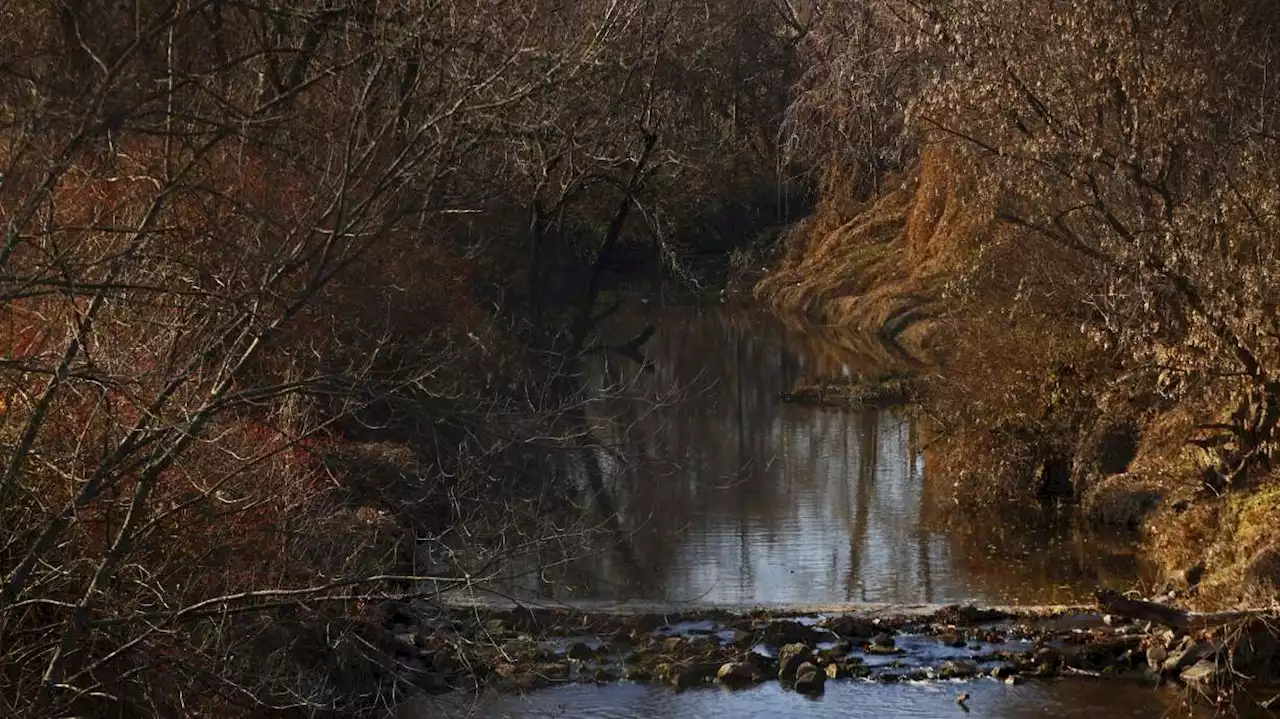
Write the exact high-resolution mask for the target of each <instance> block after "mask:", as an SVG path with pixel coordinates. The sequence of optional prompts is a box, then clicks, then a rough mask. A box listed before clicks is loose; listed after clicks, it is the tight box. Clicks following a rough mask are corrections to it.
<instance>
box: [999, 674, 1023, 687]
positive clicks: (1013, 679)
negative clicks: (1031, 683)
mask: <svg viewBox="0 0 1280 719" xmlns="http://www.w3.org/2000/svg"><path fill="white" fill-rule="evenodd" d="M1024 681H1026V680H1025V679H1023V678H1022V677H1020V676H1018V675H1017V674H1010V675H1009V676H1007V677H1005V678H1004V683H1005V684H1008V685H1009V686H1014V685H1017V684H1021V683H1023V682H1024Z"/></svg>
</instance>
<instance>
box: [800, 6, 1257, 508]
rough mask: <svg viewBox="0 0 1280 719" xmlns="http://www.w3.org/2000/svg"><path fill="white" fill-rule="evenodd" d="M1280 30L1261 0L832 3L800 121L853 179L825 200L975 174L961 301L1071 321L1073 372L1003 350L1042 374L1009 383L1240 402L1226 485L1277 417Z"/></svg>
mask: <svg viewBox="0 0 1280 719" xmlns="http://www.w3.org/2000/svg"><path fill="white" fill-rule="evenodd" d="M1278 31H1280V15H1277V13H1276V10H1275V7H1274V6H1273V5H1272V4H1269V3H1265V2H1244V3H1233V2H1219V1H1217V0H1195V1H1193V2H1161V1H1157V0H1069V1H1068V0H1063V1H1055V2H1048V3H1045V2H1014V3H993V2H987V1H986V0H961V1H960V2H946V3H942V2H897V1H896V0H882V1H877V2H870V3H861V4H858V5H856V6H851V7H848V8H842V9H835V8H830V9H828V11H827V12H826V13H825V14H824V15H822V16H821V17H820V18H818V20H817V22H816V23H815V25H814V27H813V29H812V31H811V33H810V35H809V38H808V39H807V40H806V43H805V45H804V50H805V55H804V56H805V63H806V66H807V67H809V68H810V69H809V70H808V73H807V75H806V76H805V78H804V80H803V81H802V83H801V85H800V86H799V88H798V94H797V101H796V103H795V105H794V106H793V108H792V110H791V114H790V115H789V126H791V127H793V128H794V131H795V133H796V134H797V136H799V137H801V138H803V139H804V140H805V142H804V143H803V144H802V145H801V146H800V147H801V148H802V149H803V150H805V151H806V152H807V153H808V156H809V157H812V158H814V160H816V161H822V159H823V158H825V157H834V158H836V159H837V161H838V162H836V163H832V162H827V165H828V166H831V167H840V168H844V169H842V170H841V171H840V172H838V173H836V175H837V176H836V178H835V180H834V181H832V182H828V187H829V188H835V189H836V191H837V192H842V193H843V196H842V197H835V198H831V197H828V196H827V194H830V190H824V192H826V193H827V194H824V198H823V202H824V203H835V205H836V206H839V203H842V202H848V200H846V199H844V198H849V199H851V200H856V201H862V200H864V199H866V197H867V196H868V195H869V194H874V189H873V188H869V187H868V186H867V182H866V181H865V178H866V177H871V178H882V177H884V176H885V173H886V172H888V171H900V172H901V173H903V174H905V175H907V176H915V177H924V176H925V174H924V173H926V172H931V173H932V174H931V175H929V176H930V177H935V176H938V175H939V174H942V175H944V176H946V177H948V178H949V179H950V181H951V182H952V183H956V182H960V183H963V186H964V187H965V191H966V192H968V193H970V195H971V197H972V199H971V200H970V201H969V203H968V204H969V207H970V208H971V209H970V210H969V211H970V212H972V213H974V214H981V213H987V214H988V215H989V216H990V218H991V220H992V221H991V222H990V223H988V224H987V225H985V226H984V227H985V229H984V230H983V233H984V236H982V237H979V238H945V237H944V238H938V239H940V240H941V241H942V242H948V241H951V242H953V243H960V242H976V245H977V246H978V248H979V252H980V255H979V260H978V266H977V267H976V268H967V269H968V270H970V271H971V272H972V274H971V277H972V278H977V279H978V280H980V282H977V283H976V284H977V286H973V285H971V286H970V287H968V288H965V287H963V286H961V287H959V288H958V289H960V290H963V291H964V292H971V293H972V292H976V293H985V294H986V295H987V297H988V298H990V297H999V298H1000V301H1001V302H1004V303H1007V306H1006V307H1005V309H1004V315H1005V318H1006V319H1007V320H1008V321H1007V322H1004V324H1002V325H1001V326H1004V327H1005V330H1009V329H1010V326H1013V325H1017V326H1014V327H1013V329H1012V330H1011V331H1014V332H1021V331H1023V330H1025V326H1024V325H1022V324H1018V323H1017V322H1016V321H1015V320H1014V319H1013V318H1016V317H1017V316H1019V314H1020V313H1023V314H1026V315H1027V316H1030V315H1035V314H1037V313H1038V314H1039V315H1040V316H1041V320H1042V324H1044V323H1045V322H1043V321H1044V320H1047V323H1048V324H1050V325H1052V324H1054V323H1055V322H1056V323H1057V324H1058V327H1057V328H1056V329H1055V330H1054V332H1055V333H1056V334H1057V335H1058V336H1059V337H1063V338H1067V339H1066V340H1065V345H1066V346H1068V347H1069V349H1068V350H1067V351H1065V352H1064V353H1063V354H1062V355H1061V356H1060V357H1059V358H1057V359H1058V365H1059V366H1057V367H1053V366H1042V365H1043V364H1044V363H1040V364H1036V363H1035V362H1030V361H1027V362H1024V361H1023V360H1024V359H1026V358H1027V357H1031V356H1034V357H1037V358H1040V359H1045V358H1044V357H1042V355H1044V354H1045V352H1042V351H1041V350H1047V348H1046V347H1042V346H1039V345H1044V344H1045V343H1046V340H1044V339H1041V340H1033V345H1032V346H1031V348H1029V349H1028V350H1027V351H1019V352H1018V353H1017V355H1016V357H1017V359H1013V358H1009V357H1008V356H1006V358H1005V359H1004V360H1000V358H999V352H996V353H993V354H992V356H991V357H990V358H989V360H990V361H996V360H1000V361H999V362H998V364H1002V365H1003V364H1012V365H1013V366H1016V367H1018V368H1019V371H1022V370H1026V371H1027V372H1032V373H1038V374H1037V376H1033V377H1030V378H1029V379H1027V378H1019V377H1014V376H1013V375H1014V374H1016V373H1014V372H1009V373H1004V374H1002V375H1001V377H1003V378H1005V379H1007V380H1008V383H1007V385H1006V388H1005V389H1004V390H1001V392H1003V393H1005V394H1009V395H1013V394H1016V393H1015V392H1014V391H1013V390H1012V387H1013V386H1014V385H1015V384H1016V383H1018V382H1029V383H1030V384H1032V385H1035V386H1036V388H1037V391H1042V393H1043V394H1044V396H1046V397H1047V396H1049V395H1050V394H1051V393H1053V392H1056V391H1057V390H1055V389H1054V387H1056V386H1057V379H1056V374H1055V373H1056V372H1057V371H1058V370H1061V369H1064V368H1065V367H1066V366H1068V365H1072V364H1074V363H1076V362H1078V361H1081V358H1082V357H1083V358H1090V359H1086V360H1084V361H1101V362H1102V363H1103V364H1106V365H1108V368H1107V369H1106V371H1105V372H1104V374H1102V375H1093V374H1092V373H1091V371H1089V374H1090V376H1091V377H1093V378H1094V379H1096V380H1100V381H1107V382H1113V381H1117V380H1119V381H1123V382H1125V383H1128V384H1129V386H1130V392H1131V393H1133V394H1145V395H1147V396H1155V397H1160V398H1162V399H1161V401H1166V402H1182V401H1189V402H1192V403H1197V404H1198V405H1199V406H1206V407H1216V408H1222V410H1221V412H1220V413H1216V414H1215V413H1213V412H1210V413H1209V414H1208V415H1206V416H1201V417H1200V420H1201V422H1202V425H1203V426H1202V427H1201V433H1200V438H1199V439H1198V440H1197V441H1199V442H1200V443H1201V444H1202V445H1203V446H1205V447H1207V448H1209V449H1211V451H1212V452H1213V453H1214V454H1215V456H1216V458H1217V459H1216V462H1215V470H1214V473H1213V476H1212V477H1208V478H1207V482H1208V483H1209V484H1210V485H1212V486H1213V487H1214V488H1216V489H1221V488H1223V487H1225V486H1228V485H1232V484H1238V483H1240V482H1242V481H1243V480H1244V478H1245V477H1246V476H1249V475H1250V474H1253V475H1254V476H1257V474H1258V473H1257V472H1256V471H1255V470H1259V469H1264V468H1266V467H1267V465H1268V456H1269V455H1270V453H1271V452H1272V450H1273V448H1274V442H1275V439H1276V436H1275V435H1276V429H1277V422H1278V421H1280V405H1278V404H1277V402H1278V400H1280V397H1278V396H1277V389H1278V388H1280V385H1277V378H1276V371H1277V367H1278V365H1277V361H1278V360H1280V356H1278V355H1277V349H1280V344H1278V342H1280V339H1278V338H1280V326H1277V320H1276V313H1275V308H1276V302H1277V290H1276V287H1277V284H1276V280H1277V279H1280V277H1278V276H1277V273H1280V258H1278V257H1277V256H1276V243H1275V230H1276V226H1275V223H1276V207H1277V203H1278V202H1280V190H1278V189H1277V188H1278V187H1280V185H1278V184H1277V179H1280V178H1277V176H1276V172H1277V167H1280V164H1278V163H1277V160H1280V144H1278V136H1277V134H1276V122H1277V114H1276V113H1277V109H1280V104H1278V99H1280V98H1277V94H1276V83H1275V81H1274V77H1275V70H1276V64H1277V60H1280V55H1278V54H1277V52H1278V50H1280V46H1278V45H1277V42H1276V41H1277V32H1278ZM862 128H865V129H862ZM924 148H945V150H944V151H943V152H934V153H933V154H929V153H926V152H924ZM921 157H923V158H924V160H923V162H924V163H926V164H927V163H928V162H930V161H931V159H933V160H936V159H937V158H938V157H945V158H947V160H946V165H945V166H944V167H943V168H942V169H941V170H939V169H938V168H936V167H934V168H923V169H921V167H920V164H919V163H920V162H921V160H920V158H921ZM841 163H842V164H841ZM935 164H936V163H935ZM848 168H854V169H853V170H851V169H848ZM854 170H860V171H861V172H862V173H863V174H862V175H857V174H856V173H855V172H854ZM899 177H902V174H900V175H899ZM851 178H853V179H851ZM921 183H922V184H920V186H919V190H918V192H919V193H928V192H949V191H950V190H948V189H947V188H945V187H943V188H939V187H935V186H926V184H924V183H923V180H922V181H921ZM922 202H927V200H922ZM852 206H853V207H855V208H856V205H852ZM997 286H1003V287H1006V288H1008V291H1007V292H1005V293H1004V294H1001V293H1000V292H998V291H996V290H995V289H993V288H995V287H997ZM963 294H964V293H963V292H962V293H961V294H958V295H956V296H957V297H961V296H963ZM1019 305H1022V306H1019ZM1054 317H1057V318H1058V319H1057V320H1054ZM997 324H1000V322H997ZM1080 330H1084V331H1083V332H1081V331H1080ZM1072 335H1074V337H1075V338H1076V339H1075V340H1070V336H1072ZM992 340H993V341H994V338H992ZM981 342H982V338H977V339H976V340H975V343H977V344H980V343H981ZM1052 360H1053V358H1047V359H1046V362H1050V363H1052ZM1037 361H1038V360H1037ZM1031 365H1035V366H1031ZM1075 369H1076V370H1077V371H1079V372H1081V373H1086V371H1085V369H1084V368H1083V366H1077V367H1076V368H1075ZM1023 374H1025V372H1024V373H1023ZM984 394H985V395H986V396H988V397H989V396H991V393H990V392H988V391H986V390H981V391H979V392H978V394H977V395H975V397H974V398H973V399H974V401H975V402H978V403H979V404H982V403H984V402H986V401H987V400H984V399H982V395H984ZM1018 401H1023V402H1026V401H1027V399H1026V397H1023V399H1022V400H1018ZM992 402H993V403H994V404H999V402H995V401H994V400H993V401H992ZM990 409H991V407H988V410H990ZM1006 409H1007V410H1008V412H1006V414H1007V415H1009V416H1010V417H1011V418H1012V416H1013V415H1016V414H1018V413H1019V412H1020V411H1021V410H1018V408H1017V407H1016V406H1010V407H1007V408H1006ZM1090 411H1092V412H1094V413H1097V412H1099V411H1102V410H1100V409H1099V408H1096V407H1095V408H1093V409H1092V410H1090ZM1024 419H1025V418H1024ZM1026 421H1028V422H1032V421H1035V420H1033V419H1026Z"/></svg>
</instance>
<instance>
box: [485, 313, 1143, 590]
mask: <svg viewBox="0 0 1280 719" xmlns="http://www.w3.org/2000/svg"><path fill="white" fill-rule="evenodd" d="M650 322H652V323H653V324H654V325H655V326H656V329H657V331H656V334H655V335H654V336H653V337H652V338H651V339H650V340H649V341H648V343H647V344H646V345H645V351H646V354H647V357H648V359H649V361H650V362H651V364H652V371H641V369H640V367H639V366H638V365H637V364H636V363H635V362H633V361H630V360H626V359H624V358H620V357H616V356H612V355H611V356H610V357H609V358H608V359H607V360H602V361H600V362H598V363H597V365H596V366H595V367H594V370H593V371H594V381H595V382H596V383H597V384H598V385H599V387H600V388H601V390H602V392H605V391H606V390H607V391H608V393H609V394H611V395H616V398H614V399H610V400H602V401H600V402H599V403H597V405H596V406H595V407H594V408H593V414H594V416H595V417H596V419H597V420H598V422H597V430H596V432H597V435H598V437H600V438H602V439H603V440H605V442H606V444H608V445H609V446H611V447H612V448H613V449H614V450H616V451H614V452H611V453H610V454H609V456H608V457H606V458H605V460H604V462H603V463H604V465H605V469H606V479H605V482H606V485H607V486H608V487H609V489H610V494H611V497H612V500H613V502H614V503H615V505H616V506H617V507H618V510H619V513H620V515H621V522H622V525H623V529H624V530H625V532H624V533H625V535H626V537H627V539H626V545H627V546H626V547H623V548H619V547H612V548H605V547H602V548H601V550H600V551H599V552H598V553H596V554H595V555H593V556H590V557H587V558H585V559H582V560H579V561H573V562H568V563H566V564H560V565H558V566H557V567H555V568H554V569H550V570H543V571H537V572H527V573H525V574H524V575H523V576H522V577H521V578H519V579H516V580H512V581H511V582H509V583H508V585H507V586H506V589H507V590H508V591H513V592H516V593H518V594H523V595H525V596H530V595H532V596H538V597H543V598H547V599H553V600H573V599H590V600H627V599H636V600H658V601H671V602H687V601H697V602H703V603H713V604H728V605H754V604H810V605H811V604H832V603H846V602H889V603H937V602H954V601H974V602H979V603H1058V602H1068V601H1072V600H1076V599H1080V598H1084V597H1087V596H1088V595H1089V593H1090V592H1091V591H1092V590H1093V589H1094V588H1095V587H1096V586H1097V585H1098V584H1100V583H1103V584H1108V583H1110V584H1121V585H1125V584H1126V583H1127V582H1129V581H1131V580H1132V577H1133V576H1134V572H1135V568H1134V565H1133V562H1132V560H1131V557H1130V556H1128V555H1127V554H1125V553H1124V552H1123V551H1122V552H1120V553H1115V552H1114V549H1112V547H1114V546H1116V545H1114V544H1112V543H1100V542H1092V541H1089V540H1088V539H1087V538H1084V537H1082V536H1080V535H1077V534H1073V533H1071V532H1067V531H1060V530H1045V529H1044V528H1028V527H1024V526H1015V525H1011V524H1010V522H1009V519H1008V518H1005V517H998V518H996V519H995V520H993V518H990V517H987V518H974V519H971V520H968V521H964V520H961V521H958V522H957V521H954V519H955V518H954V517H953V516H952V515H951V514H948V513H946V512H942V511H939V507H938V506H937V501H936V500H935V499H934V497H933V494H934V493H933V492H931V491H930V487H931V486H935V485H937V484H941V483H945V482H946V481H947V479H946V477H936V476H933V475H931V473H930V468H929V467H927V466H926V465H925V462H924V459H923V454H922V447H921V441H920V438H919V433H918V432H917V429H916V427H915V426H914V424H913V421H912V420H911V419H910V418H909V417H908V416H907V415H906V414H904V413H902V412H898V411H875V410H867V411H862V412H853V413H850V412H843V411H835V410H829V409H820V408H812V407H804V406H797V405H794V404H788V403H784V402H782V401H781V399H780V395H781V394H782V393H783V392H785V391H788V390H790V389H792V388H793V387H794V386H795V384H796V383H797V382H801V381H806V380H813V379H818V378H835V377H840V376H847V375H850V374H856V373H859V372H865V371H871V372H874V371H878V370H883V369H885V368H886V367H888V366H891V365H892V363H893V361H892V359H891V358H890V357H889V355H888V354H883V353H882V354H881V355H878V356H877V355H875V354H874V353H866V352H863V353H858V352H854V351H851V350H848V349H843V348H841V347H839V346H837V345H836V344H835V343H834V342H831V341H827V340H823V339H820V338H819V337H817V336H816V335H814V334H813V333H810V332H798V331H794V330H790V329H788V328H786V327H785V326H784V325H783V324H781V323H780V322H779V321H778V320H777V319H775V318H774V317H773V316H772V315H769V314H767V313H765V312H762V311H758V310H755V311H753V310H749V309H742V308H732V307H726V306H722V305H714V306H710V307H689V306H679V307H665V308H659V307H649V308H645V311H644V312H643V313H639V314H637V315H636V316H633V317H631V318H627V319H623V320H619V321H615V322H614V324H613V325H611V326H610V327H607V328H605V334H606V337H607V340H608V341H610V342H622V341H625V339H626V338H628V337H631V336H634V335H635V334H636V332H637V331H638V330H639V329H641V328H643V327H644V326H645V325H646V324H647V323H650ZM874 365H879V366H878V367H877V366H874ZM952 514H953V513H952ZM948 518H949V519H950V521H944V520H946V519H948ZM604 544H607V542H606V543H604ZM547 559H548V558H546V557H544V558H543V560H544V563H545V561H546V560H547ZM555 559H557V560H558V559H559V557H556V558H555Z"/></svg>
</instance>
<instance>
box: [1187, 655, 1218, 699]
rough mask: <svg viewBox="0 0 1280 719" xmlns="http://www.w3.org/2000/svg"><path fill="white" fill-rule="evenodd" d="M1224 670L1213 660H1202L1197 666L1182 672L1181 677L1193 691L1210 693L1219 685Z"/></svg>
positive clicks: (1194, 665)
mask: <svg viewBox="0 0 1280 719" xmlns="http://www.w3.org/2000/svg"><path fill="white" fill-rule="evenodd" d="M1221 674H1222V668H1220V667H1219V666H1218V663H1217V662H1215V661H1213V660H1212V659H1200V660H1198V661H1197V662H1196V663H1195V664H1192V665H1191V666H1189V667H1187V668H1186V669H1183V670H1182V673H1181V674H1180V675H1179V676H1180V677H1181V678H1182V681H1183V682H1184V683H1185V684H1186V685H1187V686H1188V687H1191V688H1192V689H1196V690H1199V691H1201V692H1204V693H1208V692H1209V690H1210V689H1212V688H1213V686H1214V684H1216V683H1217V681H1218V678H1219V676H1220V675H1221Z"/></svg>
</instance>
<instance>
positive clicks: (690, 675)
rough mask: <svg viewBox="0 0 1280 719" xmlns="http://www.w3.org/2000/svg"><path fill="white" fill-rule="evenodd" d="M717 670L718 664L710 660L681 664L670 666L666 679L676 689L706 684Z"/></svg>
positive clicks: (718, 668) (718, 669)
mask: <svg viewBox="0 0 1280 719" xmlns="http://www.w3.org/2000/svg"><path fill="white" fill-rule="evenodd" d="M718 671H720V665H718V664H712V663H710V662H694V663H691V664H681V665H677V666H675V667H673V668H672V670H671V672H670V674H669V675H668V681H669V682H670V683H671V685H672V686H674V687H675V688H677V689H688V688H689V687H696V686H698V685H700V684H706V683H707V682H709V681H711V680H712V679H714V678H715V676H716V672H718Z"/></svg>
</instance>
